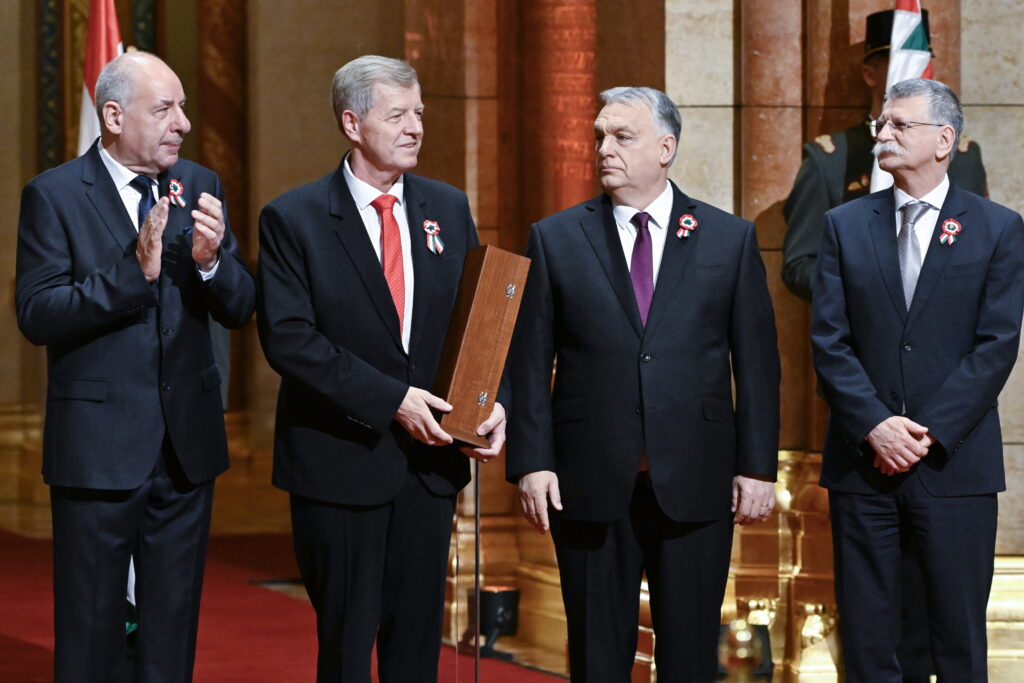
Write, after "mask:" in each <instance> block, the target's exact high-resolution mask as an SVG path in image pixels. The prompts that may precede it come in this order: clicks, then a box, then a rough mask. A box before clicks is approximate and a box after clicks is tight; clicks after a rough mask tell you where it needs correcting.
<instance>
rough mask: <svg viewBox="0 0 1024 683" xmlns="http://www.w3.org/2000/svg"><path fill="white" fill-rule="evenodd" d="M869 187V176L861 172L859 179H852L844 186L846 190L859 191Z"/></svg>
mask: <svg viewBox="0 0 1024 683" xmlns="http://www.w3.org/2000/svg"><path fill="white" fill-rule="evenodd" d="M870 187H871V178H869V177H868V176H867V174H866V173H865V174H862V175H861V177H860V179H859V180H854V181H852V182H851V183H850V184H849V185H847V186H846V191H847V192H860V191H861V190H867V189H868V188H870Z"/></svg>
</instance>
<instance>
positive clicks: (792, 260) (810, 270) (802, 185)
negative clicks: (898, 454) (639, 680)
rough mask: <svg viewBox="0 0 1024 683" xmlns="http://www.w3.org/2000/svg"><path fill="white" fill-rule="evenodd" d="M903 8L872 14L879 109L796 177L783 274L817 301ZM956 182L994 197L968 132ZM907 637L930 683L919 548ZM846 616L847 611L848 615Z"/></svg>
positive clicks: (813, 148)
mask: <svg viewBox="0 0 1024 683" xmlns="http://www.w3.org/2000/svg"><path fill="white" fill-rule="evenodd" d="M894 15H895V11H893V10H886V11H883V12H875V13H874V14H870V15H868V17H867V28H866V32H865V38H864V59H863V64H862V66H861V73H862V76H863V78H864V83H865V84H866V85H867V87H868V88H869V89H870V90H871V111H870V112H867V113H865V115H864V118H863V119H862V120H861V121H860V122H859V123H857V124H855V125H853V126H850V127H849V128H847V129H846V130H843V131H840V132H838V133H832V134H827V135H819V136H818V137H817V138H815V139H814V141H813V142H809V143H806V144H805V145H804V150H803V162H802V163H801V165H800V170H799V172H798V173H797V176H796V180H795V181H794V182H793V190H792V192H790V194H789V197H788V198H787V199H786V203H785V204H784V205H783V207H782V213H783V215H784V216H785V219H786V237H785V240H784V241H783V245H782V280H783V282H785V283H786V287H788V288H789V291H791V292H793V293H794V294H796V295H797V296H798V297H800V298H801V299H803V300H804V301H808V302H810V301H811V283H812V282H813V281H814V274H815V271H816V270H817V268H818V244H819V243H820V242H821V235H822V231H823V228H824V219H825V212H826V211H828V210H829V209H832V208H835V207H836V206H839V205H840V204H843V203H845V202H848V201H850V200H853V199H856V198H858V197H862V196H864V195H866V194H868V193H869V192H870V191H871V170H872V166H873V165H874V156H873V155H872V154H871V148H872V147H874V144H875V141H874V139H873V138H872V137H871V132H870V130H869V127H868V122H869V121H871V120H872V119H875V118H878V116H879V115H880V114H881V112H882V98H883V96H884V95H885V86H886V76H887V75H888V71H889V41H890V37H891V36H892V21H893V17H894ZM922 21H923V23H924V30H925V35H926V36H927V37H928V44H929V47H930V46H931V34H930V32H929V30H928V11H927V10H923V11H922ZM948 174H949V180H950V182H951V183H952V184H954V185H956V186H957V187H959V188H961V189H964V190H968V191H969V192H973V193H975V194H978V195H981V196H983V197H988V186H987V180H986V175H985V167H984V166H983V165H982V162H981V147H979V146H978V143H976V142H974V141H973V140H968V138H967V136H966V135H961V136H960V144H959V147H958V148H957V153H956V155H955V156H954V157H953V161H952V163H951V164H950V167H949V171H948ZM903 575H904V581H903V586H904V595H903V639H902V641H901V642H900V647H899V659H900V665H901V667H902V669H903V676H904V678H903V680H904V682H905V683H919V682H920V683H927V682H928V681H929V674H931V673H933V672H934V665H933V664H932V658H931V649H930V646H929V643H928V612H927V608H926V606H925V600H924V588H923V583H922V582H923V580H924V579H923V575H922V573H921V568H920V566H919V565H918V559H917V555H916V552H915V549H914V547H913V546H912V545H908V546H907V547H906V548H905V549H904V562H903ZM840 617H841V615H840Z"/></svg>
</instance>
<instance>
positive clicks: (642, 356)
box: [640, 353, 654, 363]
mask: <svg viewBox="0 0 1024 683" xmlns="http://www.w3.org/2000/svg"><path fill="white" fill-rule="evenodd" d="M652 358H654V356H652V355H651V354H649V353H642V354H640V360H642V361H643V362H644V363H646V362H647V361H649V360H651V359H652Z"/></svg>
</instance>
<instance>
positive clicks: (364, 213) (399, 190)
mask: <svg viewBox="0 0 1024 683" xmlns="http://www.w3.org/2000/svg"><path fill="white" fill-rule="evenodd" d="M342 168H343V173H344V176H345V184H346V185H348V191H349V192H350V193H351V194H352V199H353V201H355V203H356V209H358V210H359V216H360V217H361V218H362V219H363V225H364V226H366V234H367V235H369V236H370V244H372V245H373V250H374V252H376V254H377V260H378V261H380V231H381V230H380V229H381V220H380V214H378V213H377V209H375V208H373V206H371V204H370V203H371V202H372V201H373V200H374V199H376V198H377V197H379V196H381V194H390V195H394V197H395V198H396V199H397V200H398V201H396V202H395V206H394V209H393V213H394V215H395V220H396V221H398V232H399V233H400V234H401V237H402V275H403V276H404V278H405V320H404V324H403V325H402V348H404V349H405V352H406V353H409V332H410V331H411V330H412V294H413V284H414V278H413V275H412V241H411V237H410V233H409V218H408V217H407V216H406V215H405V181H404V176H400V177H399V178H398V180H397V181H396V182H395V184H394V185H392V186H391V189H390V190H389V191H388V192H387V193H382V192H381V191H380V190H378V189H377V188H375V187H374V186H373V185H370V184H369V183H364V182H363V181H362V180H360V179H359V178H356V176H355V174H354V173H352V168H351V167H350V166H349V164H348V155H347V154H346V155H345V161H344V162H343V164H342ZM423 239H426V237H424V238H423Z"/></svg>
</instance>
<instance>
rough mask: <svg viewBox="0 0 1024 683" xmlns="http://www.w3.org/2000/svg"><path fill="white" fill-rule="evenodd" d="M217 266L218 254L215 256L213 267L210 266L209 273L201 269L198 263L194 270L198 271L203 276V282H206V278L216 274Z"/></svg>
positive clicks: (218, 265) (218, 261)
mask: <svg viewBox="0 0 1024 683" xmlns="http://www.w3.org/2000/svg"><path fill="white" fill-rule="evenodd" d="M219 267H220V256H218V257H217V261H216V262H215V263H214V264H213V268H210V272H209V273H207V272H204V271H203V269H202V268H200V267H199V266H198V265H197V266H196V270H198V271H199V275H200V277H202V278H203V282H206V281H207V280H210V279H212V278H213V276H214V275H216V274H217V269H218V268H219Z"/></svg>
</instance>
